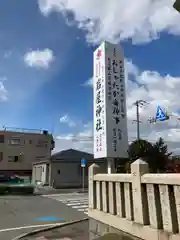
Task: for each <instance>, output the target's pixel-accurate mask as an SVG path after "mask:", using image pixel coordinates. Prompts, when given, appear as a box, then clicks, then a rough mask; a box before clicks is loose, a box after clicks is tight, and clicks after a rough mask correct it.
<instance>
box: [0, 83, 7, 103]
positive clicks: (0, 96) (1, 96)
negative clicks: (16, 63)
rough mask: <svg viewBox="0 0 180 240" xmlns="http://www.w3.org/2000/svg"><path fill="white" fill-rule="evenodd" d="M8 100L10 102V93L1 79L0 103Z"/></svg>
mask: <svg viewBox="0 0 180 240" xmlns="http://www.w3.org/2000/svg"><path fill="white" fill-rule="evenodd" d="M3 79H4V78H3ZM7 100H8V92H7V89H6V88H5V86H4V83H3V80H1V78H0V101H2V102H5V101H7Z"/></svg>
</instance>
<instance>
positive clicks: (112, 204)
mask: <svg viewBox="0 0 180 240" xmlns="http://www.w3.org/2000/svg"><path fill="white" fill-rule="evenodd" d="M101 171H102V170H101V168H100V167H99V166H98V165H96V164H93V165H91V166H90V167H89V217H91V218H93V219H96V220H98V221H101V222H102V223H105V224H107V225H109V226H112V227H114V228H116V229H118V230H121V231H124V232H126V233H129V234H131V235H133V236H136V237H139V238H141V239H146V240H148V239H149V240H152V239H153V240H156V239H157V240H161V239H162V240H168V239H171V240H175V239H180V174H176V173H174V174H150V173H149V167H148V164H147V163H146V162H144V161H142V160H140V159H139V160H137V161H135V162H134V163H132V164H131V174H104V173H100V172H101Z"/></svg>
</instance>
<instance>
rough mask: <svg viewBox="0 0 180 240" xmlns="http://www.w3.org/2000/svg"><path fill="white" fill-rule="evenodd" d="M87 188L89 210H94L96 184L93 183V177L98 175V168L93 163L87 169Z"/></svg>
mask: <svg viewBox="0 0 180 240" xmlns="http://www.w3.org/2000/svg"><path fill="white" fill-rule="evenodd" d="M88 170H89V172H88V173H89V174H88V175H89V179H88V182H89V186H88V193H89V208H92V209H94V208H96V183H95V182H94V175H95V174H97V173H100V166H99V165H97V164H95V163H93V164H92V165H91V166H90V167H89V169H88Z"/></svg>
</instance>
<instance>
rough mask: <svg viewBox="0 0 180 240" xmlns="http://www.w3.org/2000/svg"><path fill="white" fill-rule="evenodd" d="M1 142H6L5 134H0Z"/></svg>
mask: <svg viewBox="0 0 180 240" xmlns="http://www.w3.org/2000/svg"><path fill="white" fill-rule="evenodd" d="M0 143H4V135H0Z"/></svg>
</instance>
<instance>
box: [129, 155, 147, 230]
mask: <svg viewBox="0 0 180 240" xmlns="http://www.w3.org/2000/svg"><path fill="white" fill-rule="evenodd" d="M148 172H149V166H148V164H147V163H146V162H144V161H142V160H141V159H138V160H136V161H135V162H133V163H132V164H131V173H132V177H133V179H132V192H133V194H132V195H133V205H134V214H133V215H134V221H135V222H136V223H140V224H143V225H146V224H148V221H149V220H148V219H149V217H148V206H147V196H146V194H145V192H144V191H143V188H142V185H141V176H142V175H143V174H145V173H148Z"/></svg>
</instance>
